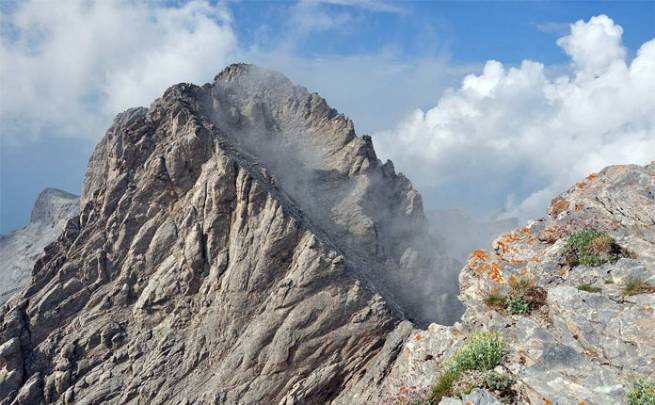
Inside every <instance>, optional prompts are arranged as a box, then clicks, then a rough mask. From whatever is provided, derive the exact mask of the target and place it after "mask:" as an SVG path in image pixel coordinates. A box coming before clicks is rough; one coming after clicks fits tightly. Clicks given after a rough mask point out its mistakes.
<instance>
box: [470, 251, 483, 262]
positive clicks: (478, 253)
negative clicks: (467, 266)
mask: <svg viewBox="0 0 655 405" xmlns="http://www.w3.org/2000/svg"><path fill="white" fill-rule="evenodd" d="M471 257H475V258H477V259H480V260H485V259H486V258H487V252H485V251H484V250H482V249H475V250H474V251H473V253H471Z"/></svg>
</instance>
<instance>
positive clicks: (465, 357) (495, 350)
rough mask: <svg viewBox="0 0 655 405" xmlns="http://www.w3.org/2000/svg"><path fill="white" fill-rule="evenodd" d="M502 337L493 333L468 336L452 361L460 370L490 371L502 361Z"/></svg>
mask: <svg viewBox="0 0 655 405" xmlns="http://www.w3.org/2000/svg"><path fill="white" fill-rule="evenodd" d="M503 354H504V353H503V337H502V336H501V335H499V334H498V333H495V332H479V333H476V334H474V335H473V336H470V337H469V338H468V339H467V340H466V343H465V344H464V346H463V347H462V349H461V350H460V351H459V352H458V353H457V354H456V355H455V358H454V359H453V364H454V367H456V368H458V369H460V370H478V371H485V370H491V369H492V368H494V367H496V366H497V365H498V364H500V361H501V360H502V359H503Z"/></svg>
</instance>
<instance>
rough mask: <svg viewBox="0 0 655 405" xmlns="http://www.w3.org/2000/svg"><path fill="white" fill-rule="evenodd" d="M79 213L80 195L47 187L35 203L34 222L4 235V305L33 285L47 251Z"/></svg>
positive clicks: (0, 251) (0, 278) (0, 283)
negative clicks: (36, 266)
mask: <svg viewBox="0 0 655 405" xmlns="http://www.w3.org/2000/svg"><path fill="white" fill-rule="evenodd" d="M78 212H79V197H78V196H76V195H73V194H70V193H67V192H65V191H61V190H57V189H53V188H46V189H45V190H43V191H42V192H41V193H40V194H39V196H38V197H37V199H36V202H35V203H34V207H33V208H32V216H31V218H30V222H29V223H28V224H27V225H25V226H24V227H23V228H21V229H18V230H15V231H13V232H11V233H9V234H7V235H2V236H0V304H2V303H3V302H5V301H6V300H7V299H9V297H10V296H11V295H12V294H15V293H16V292H17V291H18V290H20V289H21V288H23V287H25V286H26V285H27V284H28V283H29V281H30V276H31V274H32V268H33V267H34V263H35V262H36V260H37V259H38V258H39V256H40V255H41V254H43V248H45V247H46V246H47V245H49V244H50V243H52V242H54V241H55V240H56V239H57V237H58V236H59V234H60V233H61V231H62V229H64V225H65V224H66V222H67V221H68V219H70V218H71V217H74V216H75V215H77V213H78Z"/></svg>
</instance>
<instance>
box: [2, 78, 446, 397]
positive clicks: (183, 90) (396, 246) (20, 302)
mask: <svg viewBox="0 0 655 405" xmlns="http://www.w3.org/2000/svg"><path fill="white" fill-rule="evenodd" d="M308 190H310V191H311V192H308ZM81 206H82V210H81V213H80V215H79V217H77V218H75V219H74V220H72V221H70V222H69V223H68V224H67V226H66V229H65V230H64V232H63V233H62V235H61V236H60V237H59V239H58V241H57V243H55V244H53V245H51V246H49V247H48V248H47V249H46V254H45V256H44V257H43V258H42V259H40V260H39V262H38V263H37V265H36V266H35V268H34V271H33V279H32V283H31V284H30V286H29V288H28V289H27V290H26V291H25V292H24V293H23V294H22V295H21V296H20V297H18V298H16V299H15V300H13V301H12V302H10V303H9V305H7V306H5V307H4V309H3V311H5V312H4V315H3V325H2V334H1V336H0V337H1V338H2V339H1V340H0V341H2V342H5V343H4V344H3V346H2V347H3V359H5V360H3V362H4V363H3V364H4V366H5V368H6V370H9V374H5V375H4V376H3V377H2V378H1V379H0V394H2V395H1V396H2V397H4V398H7V400H5V401H4V402H2V403H5V402H7V401H10V400H11V398H16V400H17V402H18V403H36V402H39V401H43V402H55V401H61V400H62V399H63V400H64V401H65V402H71V401H75V402H79V403H94V402H100V401H102V402H116V403H118V402H120V403H125V402H139V401H141V402H144V401H145V402H156V403H161V402H180V401H191V402H207V403H209V402H212V403H215V402H218V403H255V402H266V403H271V402H280V403H315V402H323V401H326V400H330V399H332V398H334V397H335V396H336V395H337V393H338V392H340V391H342V390H343V389H344V388H345V387H346V386H348V385H350V384H351V383H352V382H353V377H354V376H355V375H356V373H357V372H358V371H359V370H360V369H361V367H362V366H363V364H364V363H365V362H366V361H367V360H368V359H369V358H370V357H371V356H373V355H374V354H375V353H376V352H377V351H378V350H379V349H380V347H381V346H382V344H383V343H384V341H385V336H386V334H387V333H388V332H389V331H391V330H392V329H393V328H394V326H395V325H396V324H398V322H400V321H401V320H402V319H403V318H404V317H406V316H409V317H411V318H414V319H417V320H419V321H426V320H430V319H437V318H438V317H439V316H442V317H444V319H445V316H446V315H450V316H452V315H453V313H454V310H453V306H454V304H453V303H452V301H449V299H452V295H449V294H448V289H447V286H448V284H447V283H445V282H444V280H447V274H445V273H440V272H435V271H434V270H435V268H437V269H438V268H439V267H443V266H444V265H445V264H446V261H445V260H444V259H442V258H440V257H439V256H435V255H433V254H432V253H431V251H430V250H434V248H433V246H430V239H429V237H428V236H427V233H426V229H425V226H424V217H423V212H422V206H421V200H420V196H419V195H418V193H417V192H416V191H414V190H413V188H412V187H411V184H410V183H409V181H408V180H407V179H405V178H404V177H403V176H400V175H397V174H396V173H395V172H394V170H393V166H392V165H391V163H390V162H389V163H386V164H384V165H382V164H381V162H379V161H378V160H377V157H376V156H375V152H374V150H373V147H372V144H371V141H370V138H367V137H364V138H359V137H357V136H356V135H355V133H354V130H353V126H352V123H351V122H350V121H349V120H347V119H346V118H345V117H343V116H341V115H339V114H337V113H336V111H334V110H333V109H331V108H329V107H328V106H327V104H326V103H325V101H324V100H323V99H321V98H320V97H319V96H318V95H315V94H310V93H308V92H307V91H306V90H305V89H303V88H300V87H297V86H294V85H292V84H291V83H290V82H289V81H288V80H287V79H286V78H284V77H283V76H281V75H279V74H277V73H273V72H269V71H265V70H262V69H259V68H256V67H253V66H247V65H234V66H231V67H228V68H227V69H226V70H225V71H223V72H222V73H221V74H219V75H218V76H217V78H216V80H215V81H214V83H212V84H207V85H204V86H202V87H198V86H194V85H189V84H180V85H176V86H173V87H171V88H170V89H169V90H167V91H166V92H165V94H164V95H163V97H162V98H161V99H159V100H157V101H156V102H155V103H154V104H153V105H152V106H151V107H150V108H149V109H145V108H137V109H132V110H128V111H127V112H125V113H122V114H120V115H119V116H118V117H117V118H116V120H115V121H114V124H113V125H112V127H111V128H110V129H109V131H108V132H107V134H106V135H105V137H104V138H103V139H102V140H101V141H100V143H99V144H98V146H97V147H96V149H95V151H94V153H93V156H92V158H91V160H90V162H89V168H88V171H87V175H86V176H85V180H84V185H83V192H82V196H81ZM433 274H434V275H435V277H432V278H429V277H430V276H431V275H433ZM401 284H402V285H409V286H414V287H415V288H414V289H405V288H403V289H398V288H393V287H394V286H399V285H401ZM444 286H446V288H444ZM449 297H450V298H449Z"/></svg>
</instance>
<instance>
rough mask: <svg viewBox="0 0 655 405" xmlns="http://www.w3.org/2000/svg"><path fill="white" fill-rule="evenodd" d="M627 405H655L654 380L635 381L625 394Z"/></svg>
mask: <svg viewBox="0 0 655 405" xmlns="http://www.w3.org/2000/svg"><path fill="white" fill-rule="evenodd" d="M626 399H627V401H628V405H655V381H643V380H642V381H637V382H635V384H634V385H633V386H632V388H631V389H630V391H629V392H628V396H627V398H626Z"/></svg>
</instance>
